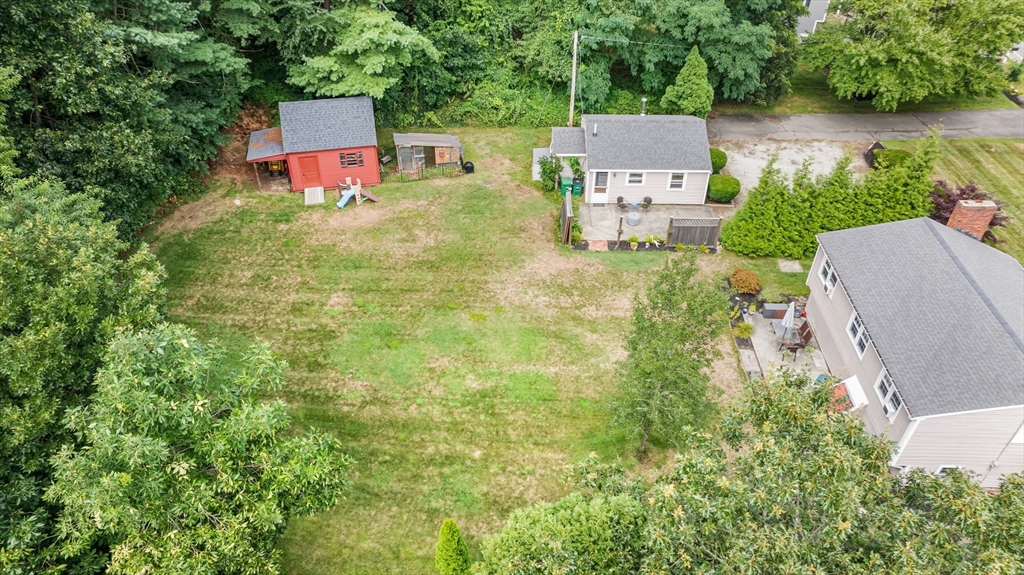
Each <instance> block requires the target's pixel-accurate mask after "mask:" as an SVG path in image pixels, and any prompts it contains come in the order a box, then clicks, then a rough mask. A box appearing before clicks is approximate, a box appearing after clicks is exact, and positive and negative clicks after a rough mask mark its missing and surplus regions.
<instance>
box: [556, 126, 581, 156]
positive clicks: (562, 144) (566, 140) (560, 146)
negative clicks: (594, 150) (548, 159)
mask: <svg viewBox="0 0 1024 575" xmlns="http://www.w3.org/2000/svg"><path fill="white" fill-rule="evenodd" d="M551 153H552V154H554V155H556V156H585V155H587V142H586V140H585V139H584V137H583V128H551Z"/></svg>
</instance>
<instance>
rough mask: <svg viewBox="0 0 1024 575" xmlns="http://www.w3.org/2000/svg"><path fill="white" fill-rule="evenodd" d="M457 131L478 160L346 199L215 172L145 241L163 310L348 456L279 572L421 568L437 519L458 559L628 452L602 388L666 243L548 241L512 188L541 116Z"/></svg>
mask: <svg viewBox="0 0 1024 575" xmlns="http://www.w3.org/2000/svg"><path fill="white" fill-rule="evenodd" d="M455 132H456V133H458V134H459V135H460V137H461V139H462V142H463V143H464V145H465V146H466V148H467V156H468V157H469V158H470V159H472V160H473V161H474V163H476V166H477V171H478V172H477V173H476V174H473V175H470V176H465V177H463V178H458V179H449V180H432V181H425V182H417V183H411V184H389V185H384V186H379V187H377V188H375V189H374V192H375V193H376V194H377V195H378V196H379V197H380V198H381V199H382V203H381V204H379V205H374V204H364V205H363V206H360V207H357V208H349V209H346V210H344V211H339V210H338V209H336V208H335V207H334V206H333V205H331V204H327V205H325V206H314V207H308V208H307V207H303V205H302V197H301V196H299V195H295V194H288V195H275V194H259V193H256V192H255V191H253V190H252V188H251V187H249V186H246V187H245V189H240V188H238V187H237V186H235V185H233V184H228V183H226V182H224V181H216V182H215V186H214V189H213V190H212V191H211V192H210V193H209V194H208V195H207V196H205V197H203V198H201V199H200V200H198V201H196V202H194V203H192V204H188V205H185V206H183V207H181V208H179V210H178V211H177V212H175V213H174V214H172V215H171V216H170V217H168V218H167V219H166V220H164V221H163V222H162V223H160V224H158V226H157V227H156V229H155V230H152V231H151V232H150V235H149V237H148V239H149V240H151V241H153V242H154V250H155V252H156V253H157V255H158V257H159V258H160V260H161V261H162V262H163V263H164V265H165V266H166V267H167V271H168V274H169V280H168V282H167V287H168V290H169V300H170V306H169V307H170V319H171V320H173V321H177V322H182V323H185V324H187V325H190V326H193V327H195V328H196V329H198V330H199V332H200V333H201V334H202V335H204V336H207V337H214V338H217V339H219V340H220V341H221V342H222V343H224V344H225V345H227V346H228V347H230V348H233V349H239V350H240V349H244V347H245V346H246V345H248V344H249V343H250V342H251V341H253V339H254V338H262V339H264V340H267V341H269V342H270V343H271V344H272V346H273V348H274V350H275V351H276V352H277V353H278V354H280V355H281V356H282V357H283V358H285V359H286V360H287V361H288V363H289V365H290V369H289V370H288V372H287V374H286V379H287V385H286V387H285V389H284V390H283V391H282V392H281V397H282V398H283V399H285V400H286V401H287V402H288V403H289V405H290V409H291V412H292V413H293V414H294V416H295V418H296V421H297V424H298V425H299V426H315V427H318V428H320V429H324V430H327V431H329V432H331V433H334V434H336V435H337V436H338V437H339V438H340V439H341V441H342V442H343V444H344V445H345V446H346V449H347V451H348V452H349V453H350V454H351V455H352V456H353V457H354V458H355V460H356V464H355V465H354V466H353V467H352V475H351V477H352V480H353V482H354V484H353V488H352V489H351V490H350V492H349V493H348V495H347V499H346V500H345V501H344V502H343V503H341V504H340V505H339V506H337V507H336V508H335V509H333V510H330V511H327V512H324V513H321V514H319V515H317V516H314V517H309V518H302V519H298V520H295V521H293V522H292V523H291V524H290V525H289V528H288V530H287V532H286V534H285V536H284V539H283V542H282V552H283V560H284V565H285V570H286V572H287V573H289V574H292V575H299V574H337V573H346V574H364V573H367V574H368V573H409V574H428V573H434V572H435V571H434V567H433V548H434V543H435V536H436V531H437V528H438V527H439V525H440V524H441V521H442V520H443V519H444V518H445V517H449V516H450V517H454V518H455V519H456V520H457V521H458V522H459V524H460V526H462V528H463V532H464V533H465V534H466V536H467V539H468V541H469V545H470V548H471V550H472V552H473V553H474V554H477V553H478V550H479V544H480V540H481V538H482V537H483V536H484V535H486V534H490V533H494V532H495V531H497V529H498V528H499V527H500V526H501V524H502V523H503V521H504V519H505V518H506V517H507V515H508V514H509V513H510V512H511V511H512V510H513V509H515V508H518V507H521V506H524V505H528V504H531V503H534V502H537V501H540V500H554V499H556V498H557V497H559V496H560V495H562V494H563V493H565V491H566V489H567V487H566V485H565V484H564V483H562V482H561V478H562V477H563V474H564V471H563V470H564V466H565V465H566V464H569V463H572V462H575V461H578V460H579V459H582V458H583V457H585V456H586V454H587V453H589V452H591V451H594V452H597V453H598V454H599V455H601V456H602V457H605V458H623V460H624V461H625V462H627V464H628V463H629V462H630V461H632V460H631V459H630V457H629V454H630V450H631V447H632V446H631V445H630V444H628V443H627V442H626V441H625V440H624V438H623V437H622V436H621V435H620V434H616V433H614V432H610V431H609V430H608V428H607V417H606V401H607V398H608V397H609V395H610V393H611V392H612V390H613V388H614V385H615V362H616V360H618V359H620V358H621V357H622V355H623V351H622V337H623V335H624V332H625V330H626V329H627V328H628V323H629V315H630V310H631V301H632V297H633V293H634V291H635V290H636V289H637V288H639V287H641V286H642V285H643V284H644V280H645V278H646V277H647V275H648V274H649V273H650V269H651V268H653V267H655V266H658V265H661V263H662V262H664V260H665V258H666V257H672V256H671V255H666V254H642V256H643V257H632V256H636V255H641V254H604V255H587V254H583V253H579V252H572V251H570V250H568V249H566V248H564V247H560V246H557V245H556V244H555V236H556V233H555V223H554V222H555V215H556V213H557V200H556V199H555V198H554V197H553V196H551V195H544V194H541V193H540V192H538V191H537V190H536V188H534V187H533V185H532V184H530V183H529V182H528V179H529V172H528V158H530V148H531V147H533V146H535V145H541V144H543V143H545V142H546V140H547V138H548V137H549V132H548V130H547V129H544V130H515V129H503V130H472V129H460V130H455ZM524 158H525V159H526V160H525V161H524V160H523V159H524ZM513 161H514V163H513ZM236 200H238V201H239V202H240V205H238V204H236V202H235V201H236ZM701 257H702V259H703V261H706V262H712V263H711V264H709V265H710V267H715V265H716V263H719V262H721V261H722V260H721V259H720V258H721V256H714V255H709V256H701ZM722 269H724V267H723V268H722ZM730 361H731V362H732V363H728V362H726V364H725V365H726V366H727V368H728V370H729V371H728V373H731V374H732V376H729V375H726V377H725V379H726V380H727V381H729V380H731V381H738V378H736V377H735V371H734V370H735V367H734V365H733V364H734V363H735V360H734V359H731V360H730ZM666 456H667V451H666V450H664V449H659V450H658V451H657V452H656V455H655V460H654V462H655V463H657V462H661V461H664V458H665V457H666Z"/></svg>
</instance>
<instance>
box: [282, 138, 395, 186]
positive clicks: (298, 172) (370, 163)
mask: <svg viewBox="0 0 1024 575" xmlns="http://www.w3.org/2000/svg"><path fill="white" fill-rule="evenodd" d="M354 152H362V153H363V165H362V166H359V167H351V168H342V167H341V154H342V153H354ZM307 156H316V159H317V163H318V164H319V166H320V185H321V186H323V187H324V188H327V189H332V188H337V187H338V182H344V181H345V178H346V177H349V178H352V183H355V181H356V178H359V179H361V180H362V182H363V185H364V186H372V185H374V184H379V183H380V167H379V164H378V163H377V148H376V147H374V146H363V147H361V148H345V149H341V150H323V151H319V152H301V153H297V154H288V176H289V177H290V178H291V180H292V190H294V191H296V192H301V191H302V190H303V189H305V188H306V187H311V186H307V183H306V182H305V181H303V180H304V178H303V177H302V168H301V167H300V166H299V158H305V157H307Z"/></svg>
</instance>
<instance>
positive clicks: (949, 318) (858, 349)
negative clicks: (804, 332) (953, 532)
mask: <svg viewBox="0 0 1024 575" xmlns="http://www.w3.org/2000/svg"><path fill="white" fill-rule="evenodd" d="M983 203H984V204H989V205H988V206H985V207H983V208H982V206H977V207H979V208H982V209H990V210H992V213H994V208H993V207H992V206H993V205H994V204H992V203H991V202H983ZM958 209H960V207H959V206H958ZM961 215H962V214H961ZM954 216H956V214H954ZM954 219H955V218H954ZM989 219H991V214H988V216H987V219H979V218H977V217H974V214H968V217H966V218H961V220H960V221H967V222H968V223H973V224H974V225H975V226H976V227H977V228H978V229H977V230H974V232H975V233H976V234H979V235H980V233H983V232H984V229H985V227H986V226H987V224H988V220H989ZM952 221H953V219H951V222H952ZM818 241H819V247H818V252H817V255H816V256H815V258H814V263H813V265H812V268H811V272H810V274H809V275H808V278H807V284H808V286H810V288H811V295H810V297H809V299H808V302H807V308H806V311H807V320H808V321H809V322H810V325H811V327H812V328H813V330H814V333H815V336H816V339H817V341H818V345H819V347H820V348H821V352H822V354H823V355H824V356H825V360H826V362H827V363H828V367H829V370H830V371H831V372H832V374H833V375H835V376H837V377H839V378H840V379H842V380H844V384H845V386H846V388H847V390H848V396H849V399H850V402H849V403H850V404H852V405H853V408H854V409H855V410H856V412H857V413H858V414H859V415H860V416H861V418H862V419H863V420H864V425H865V427H866V428H867V430H868V432H870V433H872V434H884V435H887V436H888V437H890V438H891V439H892V441H893V442H894V443H896V445H897V449H896V452H895V454H894V456H893V458H892V461H891V465H892V468H893V471H894V472H898V471H900V470H904V469H909V468H916V467H921V468H924V469H926V470H928V471H930V472H933V473H938V474H942V473H944V472H945V471H946V470H947V469H949V468H951V467H961V468H964V469H967V470H970V471H972V472H974V473H975V474H976V475H977V478H978V480H979V481H980V483H981V485H982V486H984V487H989V488H991V487H997V486H998V485H999V480H1000V478H1001V477H1002V476H1003V475H1005V474H1009V473H1015V472H1022V471H1024V343H1022V339H1024V268H1021V266H1020V264H1019V263H1018V262H1017V261H1016V260H1014V259H1013V258H1012V257H1010V256H1009V255H1007V254H1004V253H1002V252H1000V251H998V250H996V249H994V248H991V247H989V246H987V245H985V244H984V243H982V242H980V241H978V240H977V239H975V238H974V237H971V236H970V235H968V234H966V233H964V232H962V231H959V230H956V229H952V228H950V227H946V226H943V225H941V224H939V223H937V222H935V221H933V220H931V219H928V218H919V219H914V220H906V221H901V222H892V223H887V224H880V225H875V226H867V227H862V228H855V229H850V230H842V231H836V232H829V233H824V234H820V235H819V236H818Z"/></svg>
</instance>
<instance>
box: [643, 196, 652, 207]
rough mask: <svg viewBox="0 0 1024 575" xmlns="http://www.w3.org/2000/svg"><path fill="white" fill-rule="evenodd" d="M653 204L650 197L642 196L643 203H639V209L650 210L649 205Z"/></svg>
mask: <svg viewBox="0 0 1024 575" xmlns="http://www.w3.org/2000/svg"><path fill="white" fill-rule="evenodd" d="M653 203H654V200H652V199H651V196H644V201H642V202H640V207H641V208H643V209H645V210H650V209H651V204H653Z"/></svg>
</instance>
